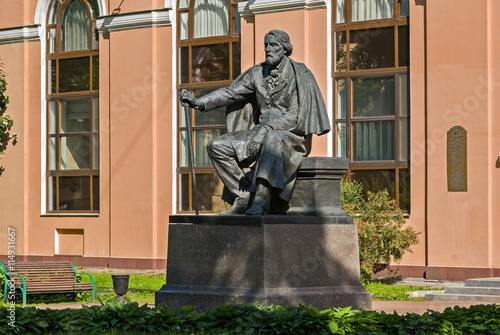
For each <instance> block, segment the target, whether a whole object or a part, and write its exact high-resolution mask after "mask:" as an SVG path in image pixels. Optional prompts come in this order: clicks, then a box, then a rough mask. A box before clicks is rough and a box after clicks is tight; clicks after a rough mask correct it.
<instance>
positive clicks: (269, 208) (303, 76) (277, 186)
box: [180, 30, 331, 215]
mask: <svg viewBox="0 0 500 335" xmlns="http://www.w3.org/2000/svg"><path fill="white" fill-rule="evenodd" d="M264 45H265V52H266V61H265V62H264V63H261V64H257V65H255V66H253V67H251V68H250V69H248V70H246V71H245V72H243V73H242V74H241V75H240V76H239V77H238V78H236V80H235V81H234V82H233V83H232V84H231V85H230V86H228V87H224V88H221V89H218V90H216V91H213V92H212V93H209V94H207V95H205V96H202V97H201V98H199V99H197V98H195V97H194V96H193V95H192V94H191V93H190V92H188V91H186V90H183V91H182V92H181V97H180V99H181V102H182V103H185V104H188V105H189V106H190V107H192V108H195V109H197V110H199V111H201V112H207V111H210V110H212V109H215V108H217V107H221V106H233V105H234V104H237V103H240V104H241V103H243V104H244V103H245V102H251V105H252V106H253V108H252V110H251V113H252V116H251V117H250V118H246V119H245V118H241V117H240V118H239V117H237V116H235V115H233V114H234V113H241V111H238V110H237V111H233V110H234V108H233V109H230V113H228V115H227V118H231V122H232V123H233V125H231V126H228V131H229V132H228V133H226V134H225V135H222V136H220V137H218V138H216V139H214V140H212V141H211V142H210V143H208V145H207V152H208V155H209V157H210V159H211V160H212V163H213V165H214V167H215V169H216V170H217V173H218V174H219V177H220V178H221V180H222V182H223V183H224V186H225V191H224V194H223V199H224V200H225V201H227V202H229V203H230V204H232V207H231V208H230V209H229V210H227V211H224V212H221V215H232V214H243V213H245V214H247V215H262V214H267V213H269V214H286V211H287V209H288V203H289V201H290V198H291V195H292V190H293V187H294V184H295V179H296V174H297V170H298V168H299V166H300V163H301V161H302V158H303V157H305V156H307V154H308V153H309V150H308V144H309V143H310V141H309V140H310V135H312V134H317V135H323V134H326V133H327V132H328V131H330V129H331V127H330V121H329V119H328V113H327V111H326V107H325V103H324V100H323V97H322V95H321V92H320V89H319V87H318V84H317V83H316V80H315V79H314V76H313V74H312V73H311V72H310V71H309V70H308V69H307V67H306V66H305V65H304V64H302V63H297V62H295V61H293V60H292V59H290V58H289V56H290V55H291V54H292V50H293V47H292V45H291V43H290V38H289V36H288V34H287V33H286V32H284V31H281V30H271V31H270V32H268V33H267V34H266V36H265V39H264ZM246 112H247V113H248V109H246ZM249 119H250V120H249ZM245 120H246V121H245ZM249 121H250V122H249Z"/></svg>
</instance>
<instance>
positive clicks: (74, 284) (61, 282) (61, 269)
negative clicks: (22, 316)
mask: <svg viewBox="0 0 500 335" xmlns="http://www.w3.org/2000/svg"><path fill="white" fill-rule="evenodd" d="M0 266H1V267H2V271H3V275H4V291H3V303H4V304H5V301H6V299H7V296H8V295H10V294H12V293H14V292H12V290H11V285H12V284H11V283H12V280H14V285H15V289H14V290H17V289H19V290H21V292H22V294H23V305H26V294H28V293H30V294H31V293H64V292H85V291H92V302H94V301H95V285H94V278H92V276H91V275H90V274H88V273H78V272H77V271H76V270H75V267H74V266H73V263H71V262H67V263H60V262H26V263H23V262H16V263H15V265H12V266H7V267H6V266H5V265H4V264H3V263H0ZM77 275H87V276H89V278H90V283H79V282H78V281H77V278H76V276H77Z"/></svg>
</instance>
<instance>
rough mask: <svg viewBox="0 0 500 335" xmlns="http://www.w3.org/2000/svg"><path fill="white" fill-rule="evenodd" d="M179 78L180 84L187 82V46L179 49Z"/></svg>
mask: <svg viewBox="0 0 500 335" xmlns="http://www.w3.org/2000/svg"><path fill="white" fill-rule="evenodd" d="M179 58H180V62H179V64H180V65H179V80H180V83H181V84H187V83H189V48H187V47H186V48H180V50H179Z"/></svg>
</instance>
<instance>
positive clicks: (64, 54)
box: [45, 0, 100, 215]
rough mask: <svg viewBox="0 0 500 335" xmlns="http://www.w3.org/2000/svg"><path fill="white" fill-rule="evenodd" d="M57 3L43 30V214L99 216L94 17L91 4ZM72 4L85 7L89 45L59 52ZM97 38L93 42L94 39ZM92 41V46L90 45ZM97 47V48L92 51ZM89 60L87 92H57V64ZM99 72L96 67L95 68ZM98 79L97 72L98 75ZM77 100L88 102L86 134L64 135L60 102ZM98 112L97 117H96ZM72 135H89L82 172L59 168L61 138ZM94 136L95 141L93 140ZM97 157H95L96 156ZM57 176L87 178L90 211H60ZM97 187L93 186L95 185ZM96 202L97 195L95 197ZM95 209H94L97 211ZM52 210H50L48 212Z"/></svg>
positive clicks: (96, 52) (47, 17)
mask: <svg viewBox="0 0 500 335" xmlns="http://www.w3.org/2000/svg"><path fill="white" fill-rule="evenodd" d="M53 1H55V2H57V3H58V4H59V7H58V8H57V14H56V15H55V18H56V21H55V23H50V22H49V20H50V17H51V15H52V14H53V13H52V10H53V6H52V3H53V2H51V3H50V4H49V6H48V11H47V15H46V23H47V25H46V31H45V38H46V39H45V41H46V43H47V44H46V45H47V48H46V58H45V61H46V64H47V71H46V78H45V80H46V87H47V92H46V97H45V106H46V118H45V120H46V125H45V127H46V130H45V131H46V134H47V135H46V157H45V162H46V166H45V171H46V173H45V189H46V190H45V195H46V197H45V198H46V207H45V208H46V213H47V214H61V215H65V214H68V215H71V214H86V213H90V214H98V213H99V210H100V205H99V203H98V204H97V206H94V201H95V199H94V190H95V188H96V187H97V190H98V192H99V187H100V185H99V166H98V165H99V164H100V157H99V156H98V155H100V146H99V142H100V139H99V136H100V135H99V134H100V131H99V129H100V127H99V107H98V106H99V88H98V87H94V68H93V67H94V58H95V57H97V60H99V58H98V57H99V45H98V33H97V29H96V17H94V16H93V11H92V8H91V6H90V4H89V3H88V2H87V0H53ZM72 1H80V2H81V3H82V4H84V5H85V7H86V9H87V13H88V19H89V28H88V29H89V35H88V38H89V41H88V42H89V43H88V48H87V49H84V50H76V51H61V43H62V41H61V33H62V32H61V31H62V29H61V25H62V22H61V17H62V14H63V12H64V10H65V8H67V6H69V5H70V4H71V2H72ZM51 29H55V41H54V43H55V45H54V47H55V48H54V52H51V49H50V43H51V40H50V33H51ZM94 38H95V39H96V41H95V42H94V41H93V39H94ZM93 42H94V43H93ZM95 46H97V47H96V48H94V47H95ZM86 57H88V59H89V72H88V76H89V78H88V80H89V86H88V87H89V89H88V90H83V91H74V92H59V88H60V87H59V78H60V75H59V74H60V67H59V61H60V60H65V59H76V58H86ZM52 61H54V62H55V83H53V82H52V70H51V65H50V63H51V62H52ZM97 71H98V67H97ZM97 76H98V72H97ZM53 85H55V92H54V93H53V90H52V87H53ZM97 86H99V82H97ZM76 100H88V101H89V106H90V109H89V118H90V129H89V131H84V132H71V133H63V132H62V131H61V112H62V108H61V106H62V103H63V102H64V101H76ZM52 102H54V103H55V106H56V107H55V108H56V111H55V115H56V120H55V133H51V131H50V127H51V122H52V120H51V117H52V116H51V108H50V104H51V103H52ZM96 113H97V116H96ZM72 136H88V137H89V168H82V169H64V170H63V169H62V168H61V150H62V144H61V143H62V139H63V138H69V137H72ZM96 136H97V141H96V140H95V139H96ZM53 138H55V146H56V149H55V155H56V157H55V164H56V166H55V167H54V169H51V143H50V141H51V139H53ZM96 155H97V156H96ZM95 157H97V166H96V162H95V161H94V159H95ZM60 177H89V179H90V181H89V192H90V199H89V201H90V208H89V209H88V210H87V209H78V210H61V209H60V191H61V190H60V189H59V179H60ZM95 177H97V181H94V178H95ZM51 178H56V189H55V190H52V192H53V194H52V197H50V196H51V188H52V185H51ZM95 184H96V185H95ZM97 196H98V199H97V201H99V198H100V197H99V194H97ZM54 197H55V199H56V202H55V208H52V207H54V206H53V205H51V203H53V201H54ZM96 207H97V208H96ZM50 208H52V209H50Z"/></svg>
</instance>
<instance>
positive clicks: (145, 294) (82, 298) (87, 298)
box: [17, 268, 442, 306]
mask: <svg viewBox="0 0 500 335" xmlns="http://www.w3.org/2000/svg"><path fill="white" fill-rule="evenodd" d="M77 271H81V272H85V269H81V268H79V269H77ZM90 274H91V275H92V277H93V278H94V283H95V286H96V299H95V301H96V302H97V303H100V302H102V303H103V304H104V303H106V302H108V301H115V300H116V298H117V295H116V294H115V293H114V292H106V293H100V292H99V291H112V290H113V289H112V287H113V281H112V278H111V275H112V274H117V273H116V272H112V271H107V272H102V273H90ZM79 280H80V281H82V282H90V279H89V277H88V276H85V275H83V276H80V278H79ZM164 284H165V274H151V273H144V274H131V275H130V281H129V291H128V293H127V294H126V295H125V299H126V300H127V301H128V302H137V303H138V304H140V305H143V304H149V305H151V304H154V303H155V291H157V290H159V289H160V288H161V287H162V286H163V285H164ZM363 285H364V286H365V287H366V289H367V290H368V291H369V292H371V293H372V295H373V300H399V301H421V300H424V299H423V298H410V297H408V296H406V295H405V292H409V291H420V290H433V289H436V290H437V289H442V288H430V287H421V286H409V285H394V284H386V283H380V282H375V281H374V282H366V283H364V284H363ZM135 289H143V290H147V291H142V290H135ZM21 299H22V298H20V297H18V299H17V301H18V302H19V304H21ZM91 301H92V295H91V294H90V293H68V294H28V296H27V305H29V306H36V305H47V304H65V303H66V304H71V303H86V302H91Z"/></svg>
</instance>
